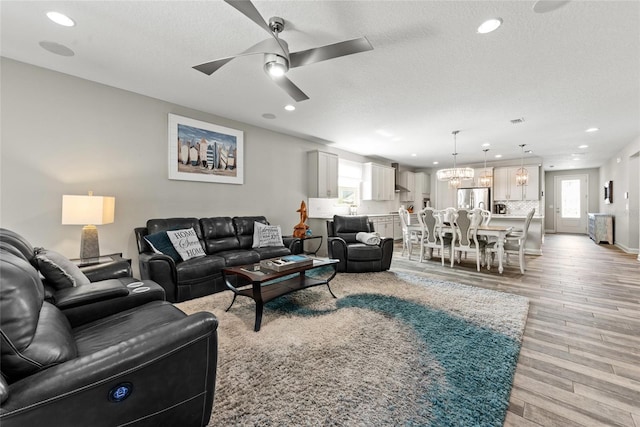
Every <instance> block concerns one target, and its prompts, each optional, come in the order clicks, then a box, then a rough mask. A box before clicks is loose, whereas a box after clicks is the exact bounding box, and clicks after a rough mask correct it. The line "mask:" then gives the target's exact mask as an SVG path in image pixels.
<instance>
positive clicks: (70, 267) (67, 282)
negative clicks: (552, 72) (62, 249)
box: [35, 248, 91, 289]
mask: <svg viewBox="0 0 640 427" xmlns="http://www.w3.org/2000/svg"><path fill="white" fill-rule="evenodd" d="M35 258H36V261H37V263H38V270H40V273H42V275H43V276H44V278H45V279H46V281H47V283H48V284H50V285H51V286H53V287H54V288H56V289H63V288H69V287H72V286H80V285H88V284H89V283H91V282H90V281H89V279H87V276H85V275H84V273H83V272H82V271H80V269H79V268H78V266H77V265H75V264H74V263H72V262H71V261H69V259H68V258H66V257H65V256H64V255H61V254H59V253H58V252H56V251H52V250H50V249H44V248H35Z"/></svg>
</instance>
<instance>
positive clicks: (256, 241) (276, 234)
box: [251, 222, 284, 249]
mask: <svg viewBox="0 0 640 427" xmlns="http://www.w3.org/2000/svg"><path fill="white" fill-rule="evenodd" d="M272 246H275V247H278V246H280V247H282V246H284V243H282V230H281V229H280V226H279V225H265V224H263V223H261V222H254V223H253V245H252V246H251V247H252V248H253V249H255V248H267V247H272Z"/></svg>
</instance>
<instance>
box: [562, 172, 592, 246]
mask: <svg viewBox="0 0 640 427" xmlns="http://www.w3.org/2000/svg"><path fill="white" fill-rule="evenodd" d="M554 189H555V201H554V204H555V208H556V212H555V225H556V227H555V228H556V233H576V234H587V210H588V207H589V191H588V189H589V176H588V175H586V174H580V175H562V176H556V177H554Z"/></svg>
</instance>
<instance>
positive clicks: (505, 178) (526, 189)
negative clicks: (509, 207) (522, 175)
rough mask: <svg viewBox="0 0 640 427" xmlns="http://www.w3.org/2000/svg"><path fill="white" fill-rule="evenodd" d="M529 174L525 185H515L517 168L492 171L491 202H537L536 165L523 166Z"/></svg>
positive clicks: (538, 184) (538, 187)
mask: <svg viewBox="0 0 640 427" xmlns="http://www.w3.org/2000/svg"><path fill="white" fill-rule="evenodd" d="M524 167H525V169H527V172H528V173H529V179H528V182H527V185H522V186H519V185H517V184H516V173H517V172H518V169H520V167H519V166H514V167H503V168H495V169H494V170H493V200H539V199H540V191H539V189H540V183H539V181H540V171H539V167H538V165H525V166H524Z"/></svg>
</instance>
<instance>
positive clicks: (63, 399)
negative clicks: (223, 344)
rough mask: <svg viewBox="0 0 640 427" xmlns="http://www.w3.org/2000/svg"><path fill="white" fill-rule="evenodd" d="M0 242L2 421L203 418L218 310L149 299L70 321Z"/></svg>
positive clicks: (202, 421)
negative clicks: (86, 320) (188, 311)
mask: <svg viewBox="0 0 640 427" xmlns="http://www.w3.org/2000/svg"><path fill="white" fill-rule="evenodd" d="M12 248H13V247H12V246H9V245H7V244H6V243H5V242H0V332H1V333H0V338H1V340H0V369H1V371H2V375H1V376H0V425H2V426H3V427H12V426H36V425H47V426H71V425H74V426H114V425H132V424H135V425H137V426H158V425H166V426H168V425H180V426H204V425H206V424H207V423H208V421H209V418H210V415H211V410H212V405H213V396H214V386H215V375H216V363H217V325H218V322H217V319H216V318H215V316H214V315H213V314H211V313H205V312H202V313H195V314H192V315H190V316H187V315H186V314H184V313H183V312H182V311H180V310H179V309H177V308H176V307H174V306H173V305H172V304H170V303H168V302H166V301H158V300H156V301H152V302H148V303H146V304H144V305H141V306H139V307H136V308H132V309H129V310H125V311H122V312H119V313H115V314H112V315H110V316H108V317H104V318H101V319H98V320H95V321H92V322H89V323H85V324H83V325H80V326H77V327H72V326H71V325H70V323H69V321H68V319H67V317H66V316H65V315H64V314H63V312H62V311H61V310H60V309H59V308H58V307H56V306H55V305H53V304H51V303H49V302H47V301H45V300H44V295H45V290H44V286H43V283H42V281H41V279H40V276H39V273H38V271H37V270H36V269H35V268H34V267H33V266H32V265H31V264H30V263H29V262H28V261H27V260H26V259H24V258H23V257H22V256H20V255H19V254H17V253H16V252H15V251H14V250H13V249H12Z"/></svg>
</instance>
